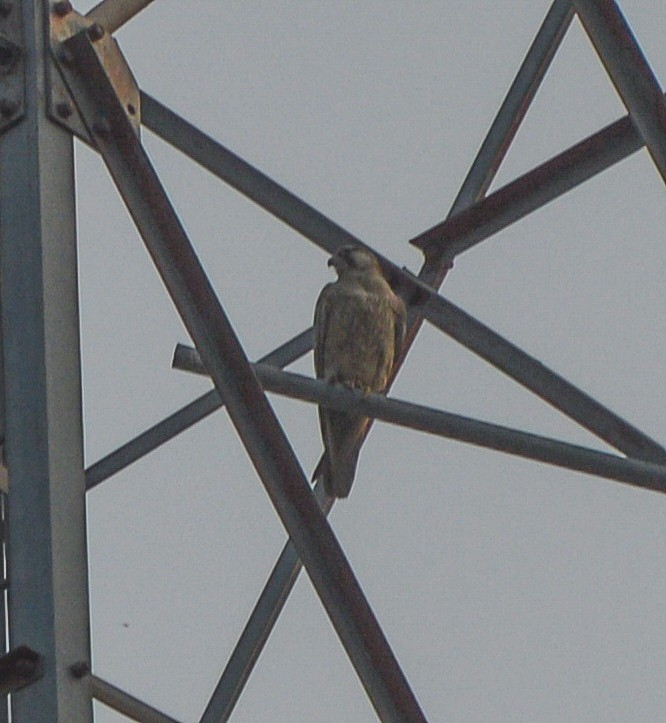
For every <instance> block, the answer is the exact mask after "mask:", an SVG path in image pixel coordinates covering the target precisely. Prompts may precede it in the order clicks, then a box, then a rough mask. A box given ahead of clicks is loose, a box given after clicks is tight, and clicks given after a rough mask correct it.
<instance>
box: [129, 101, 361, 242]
mask: <svg viewBox="0 0 666 723" xmlns="http://www.w3.org/2000/svg"><path fill="white" fill-rule="evenodd" d="M141 122H142V123H143V124H144V125H145V126H146V128H149V129H150V130H151V131H153V133H155V134H156V135H158V136H159V137H160V138H162V140H165V141H166V142H167V143H170V144H171V145H172V146H174V147H175V148H177V149H178V150H179V151H181V152H183V153H184V154H185V155H187V156H188V157H189V158H191V159H192V160H193V161H195V162H196V163H198V164H199V165H200V166H202V167H203V168H205V169H206V170H208V171H210V172H211V173H213V174H214V175H215V176H217V177H218V178H220V179H221V180H222V181H224V182H225V183H228V184H229V185H230V186H231V187H232V188H235V189H236V190H237V191H238V192H239V193H242V194H243V195H244V196H246V197H247V198H249V199H250V200H251V201H254V202H255V203H256V204H257V205H259V206H261V208H263V209H265V210H266V211H268V212H269V213H271V214H273V215H274V216H275V217H276V218H279V219H280V220H281V221H283V222H284V223H285V224H287V226H289V227H291V228H293V229H294V230H295V231H298V233H300V234H302V235H303V236H305V238H308V239H311V240H316V242H317V244H318V245H319V246H321V247H323V248H326V249H327V250H328V251H330V252H331V253H333V252H334V251H335V249H336V248H337V247H338V246H340V245H343V244H361V241H360V239H358V238H356V236H354V235H353V234H351V233H350V232H349V231H346V230H345V229H344V228H342V226H339V225H338V224H337V223H334V222H333V221H331V220H330V219H329V218H327V217H326V216H324V214H323V213H320V212H319V211H317V210H316V209H315V208H313V207H312V206H310V205H309V204H307V203H305V201H302V200H301V199H300V198H298V196H295V195H294V194H293V193H291V192H290V191H288V190H287V189H286V188H284V187H283V186H281V185H280V184H279V183H277V182H276V181H274V180H272V179H271V178H269V177H268V176H266V175H265V174H264V173H262V172H261V171H259V170H258V169H256V168H255V167H254V166H252V165H250V164H249V163H248V162H247V161H244V160H243V159H242V158H240V157H239V156H237V155H236V154H235V153H233V152H232V151H230V150H229V149H228V148H225V147H224V146H223V145H222V144H221V143H218V142H217V141H215V140H213V139H212V138H211V137H210V136H208V135H206V134H205V133H203V132H202V131H200V130H199V129H198V128H196V127H195V126H193V125H192V124H191V123H189V122H188V121H186V120H185V119H184V118H181V117H180V116H179V115H177V114H176V113H174V112H173V111H172V110H170V109H169V108H167V107H166V106H164V105H162V104H161V103H160V102H159V101H157V100H155V99H154V98H152V97H151V96H149V95H148V94H147V93H144V92H142V93H141Z"/></svg>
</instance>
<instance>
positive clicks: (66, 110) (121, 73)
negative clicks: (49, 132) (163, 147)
mask: <svg viewBox="0 0 666 723" xmlns="http://www.w3.org/2000/svg"><path fill="white" fill-rule="evenodd" d="M0 5H1V3H0ZM49 28H50V40H51V58H50V60H49V61H48V63H47V78H48V85H49V91H50V92H49V95H48V114H49V117H50V118H51V119H52V120H53V121H55V122H56V123H59V124H60V125H62V126H64V127H65V128H67V129H68V130H69V131H71V132H72V133H74V134H75V135H77V136H78V137H79V138H80V139H81V140H83V141H85V142H86V143H88V144H89V145H92V146H94V145H95V144H94V141H93V140H92V138H91V136H90V134H89V133H88V130H87V128H86V126H85V124H84V122H83V120H82V118H81V116H80V114H79V111H78V108H77V107H76V103H75V102H74V100H73V99H72V96H71V94H70V92H69V90H68V88H67V85H66V83H65V80H64V78H63V75H62V74H61V72H60V68H59V67H58V66H59V65H60V64H63V65H72V64H74V62H75V60H74V57H73V56H72V54H71V51H69V50H68V49H67V47H66V46H65V41H66V40H68V39H69V38H71V37H72V36H73V35H76V34H77V33H80V32H81V31H82V30H83V31H86V32H87V33H88V37H89V38H90V39H91V41H92V44H93V47H94V49H95V53H96V54H97V56H98V58H99V61H100V63H101V64H102V66H103V67H104V70H105V72H106V74H107V76H108V77H109V80H110V82H111V85H112V86H113V89H114V91H115V92H116V95H117V96H118V99H119V101H120V103H121V105H122V107H123V109H124V111H125V114H126V115H127V118H128V120H129V122H130V124H131V126H132V128H133V130H134V132H135V133H136V135H137V136H138V135H139V134H140V129H141V101H140V91H139V86H138V85H137V83H136V80H135V79H134V76H133V75H132V71H131V70H130V67H129V65H128V64H127V61H126V60H125V57H124V56H123V54H122V52H121V51H120V48H119V47H118V43H117V42H116V41H115V39H114V38H113V37H112V36H111V35H110V34H109V33H107V32H106V31H105V30H104V28H103V27H102V26H101V25H99V24H98V23H94V22H91V21H90V20H88V19H87V18H86V17H85V16H83V15H80V14H79V13H77V12H75V11H74V10H73V9H72V5H71V3H69V2H62V1H61V0H58V1H57V2H52V3H51V6H50V12H49ZM0 112H1V108H0ZM100 115H101V116H103V115H104V109H103V108H100Z"/></svg>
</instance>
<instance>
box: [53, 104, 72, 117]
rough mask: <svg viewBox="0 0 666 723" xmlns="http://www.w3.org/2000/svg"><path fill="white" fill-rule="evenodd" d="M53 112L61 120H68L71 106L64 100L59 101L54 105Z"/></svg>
mask: <svg viewBox="0 0 666 723" xmlns="http://www.w3.org/2000/svg"><path fill="white" fill-rule="evenodd" d="M55 111H56V113H57V114H58V115H59V116H60V117H61V118H69V116H70V115H72V106H71V105H70V103H68V102H67V101H66V100H61V101H60V102H58V103H56V106H55Z"/></svg>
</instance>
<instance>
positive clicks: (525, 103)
mask: <svg viewBox="0 0 666 723" xmlns="http://www.w3.org/2000/svg"><path fill="white" fill-rule="evenodd" d="M572 18H573V10H572V8H571V0H555V2H553V4H552V5H551V6H550V9H549V11H548V13H547V14H546V17H545V19H544V21H543V23H542V25H541V27H540V28H539V31H538V32H537V34H536V37H535V38H534V41H533V42H532V45H531V46H530V49H529V50H528V51H527V55H526V56H525V59H524V60H523V63H522V65H521V66H520V68H519V69H518V73H517V74H516V77H515V79H514V81H513V83H512V84H511V87H510V88H509V90H508V92H507V94H506V97H505V98H504V100H503V101H502V105H501V106H500V109H499V111H498V112H497V115H496V116H495V120H494V121H493V123H492V125H491V127H490V130H489V131H488V133H487V135H486V137H485V139H484V141H483V143H482V144H481V148H480V149H479V152H478V153H477V155H476V158H475V159H474V162H473V163H472V166H471V168H470V170H469V172H468V174H467V176H466V178H465V180H464V181H463V184H462V186H461V187H460V191H458V195H457V196H456V199H455V201H454V202H453V206H452V207H451V210H450V212H449V215H453V214H456V213H458V211H461V210H462V209H464V208H467V207H468V206H471V205H472V204H473V203H474V202H476V201H478V200H479V199H480V198H483V196H485V195H486V191H487V190H488V188H489V187H490V184H491V183H492V179H493V178H494V177H495V174H496V173H497V171H498V170H499V167H500V165H501V164H502V161H503V160H504V157H505V156H506V153H507V151H508V150H509V147H510V146H511V143H512V142H513V139H514V138H515V135H516V133H517V132H518V128H520V124H521V123H522V121H523V118H524V117H525V114H526V113H527V111H528V109H529V107H530V104H531V102H532V100H533V99H534V96H535V95H536V92H537V90H538V89H539V86H540V85H541V81H542V80H543V78H544V76H545V75H546V72H547V70H548V68H549V67H550V63H551V61H552V60H553V58H554V57H555V53H557V51H558V49H559V47H560V43H561V42H562V40H563V38H564V36H565V35H566V33H567V30H568V29H569V25H571V20H572Z"/></svg>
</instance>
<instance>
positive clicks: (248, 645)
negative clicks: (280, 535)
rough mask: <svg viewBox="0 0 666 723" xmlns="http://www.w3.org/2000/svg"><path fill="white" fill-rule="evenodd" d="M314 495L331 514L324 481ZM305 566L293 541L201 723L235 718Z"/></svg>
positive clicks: (247, 627)
mask: <svg viewBox="0 0 666 723" xmlns="http://www.w3.org/2000/svg"><path fill="white" fill-rule="evenodd" d="M314 495H315V497H316V499H317V502H318V504H319V506H320V507H321V511H322V513H323V514H324V515H328V514H329V512H330V511H331V508H332V507H333V504H334V502H335V500H334V499H333V498H332V497H328V496H327V495H326V493H325V492H324V485H323V482H321V480H320V481H319V482H317V484H316V485H315V488H314ZM302 567H303V563H302V562H301V559H300V557H299V556H298V552H297V551H296V547H295V546H294V543H293V542H292V540H291V538H290V539H289V540H287V544H286V545H285V546H284V548H283V550H282V553H281V554H280V557H279V558H278V560H277V562H276V563H275V566H274V567H273V570H272V571H271V574H270V576H269V578H268V581H267V582H266V585H265V586H264V589H263V591H262V593H261V595H260V596H259V599H258V600H257V603H256V605H255V606H254V609H253V610H252V614H251V615H250V617H249V619H248V621H247V624H246V625H245V628H243V632H242V633H241V636H240V638H239V639H238V642H237V643H236V646H235V647H234V650H233V652H232V654H231V656H230V657H229V660H228V662H227V664H226V666H225V668H224V670H223V671H222V675H221V677H220V680H219V682H218V684H217V685H216V686H215V690H214V691H213V694H212V696H211V698H210V700H209V702H208V705H207V706H206V709H205V711H204V713H203V715H202V717H201V719H200V721H199V723H222V722H223V721H227V720H229V718H230V717H231V714H232V712H233V709H234V707H235V705H236V703H237V702H238V699H239V698H240V695H241V693H242V692H243V688H244V687H245V684H246V683H247V680H248V678H249V677H250V674H251V673H252V670H253V669H254V666H255V664H256V662H257V660H258V659H259V656H260V655H261V651H262V650H263V649H264V646H265V645H266V643H267V642H268V638H269V636H270V634H271V631H272V630H273V626H274V625H275V623H276V622H277V619H278V617H279V616H280V613H281V612H282V608H283V607H284V605H285V603H286V602H287V599H288V597H289V594H290V593H291V590H292V588H293V587H294V585H295V583H296V580H297V579H298V575H299V574H300V572H301V568H302Z"/></svg>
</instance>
